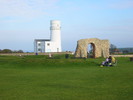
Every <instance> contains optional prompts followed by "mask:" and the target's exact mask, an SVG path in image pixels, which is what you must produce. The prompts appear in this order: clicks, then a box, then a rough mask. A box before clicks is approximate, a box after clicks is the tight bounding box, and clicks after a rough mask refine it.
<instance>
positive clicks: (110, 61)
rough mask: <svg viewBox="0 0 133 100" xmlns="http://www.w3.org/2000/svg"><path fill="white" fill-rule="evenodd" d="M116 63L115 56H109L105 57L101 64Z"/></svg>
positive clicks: (112, 64)
mask: <svg viewBox="0 0 133 100" xmlns="http://www.w3.org/2000/svg"><path fill="white" fill-rule="evenodd" d="M115 64H116V59H115V57H112V56H109V57H108V58H106V61H103V62H102V64H101V66H109V67H111V66H114V65H115Z"/></svg>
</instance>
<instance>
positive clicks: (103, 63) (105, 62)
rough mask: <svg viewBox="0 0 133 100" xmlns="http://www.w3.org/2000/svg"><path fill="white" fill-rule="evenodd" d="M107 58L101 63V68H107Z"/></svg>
mask: <svg viewBox="0 0 133 100" xmlns="http://www.w3.org/2000/svg"><path fill="white" fill-rule="evenodd" d="M108 64H109V58H108V57H107V58H106V60H105V61H103V62H102V64H101V66H108Z"/></svg>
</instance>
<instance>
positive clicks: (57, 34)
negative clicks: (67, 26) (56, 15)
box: [34, 20, 62, 53]
mask: <svg viewBox="0 0 133 100" xmlns="http://www.w3.org/2000/svg"><path fill="white" fill-rule="evenodd" d="M34 48H35V51H34V52H35V53H39V52H62V49H61V26H60V21H58V20H51V21H50V39H35V41H34Z"/></svg>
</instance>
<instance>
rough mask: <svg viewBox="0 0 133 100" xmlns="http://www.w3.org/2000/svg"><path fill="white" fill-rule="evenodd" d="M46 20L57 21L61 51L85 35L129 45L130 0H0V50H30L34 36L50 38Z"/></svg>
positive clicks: (132, 33) (132, 36)
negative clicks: (59, 30)
mask: <svg viewBox="0 0 133 100" xmlns="http://www.w3.org/2000/svg"><path fill="white" fill-rule="evenodd" d="M50 20H60V21H61V39H62V40H61V41H62V49H63V51H75V49H76V46H77V41H78V40H80V39H87V38H99V39H108V40H109V41H110V44H114V45H115V46H117V47H118V48H125V47H133V0H0V49H11V50H24V51H26V52H32V51H34V39H50Z"/></svg>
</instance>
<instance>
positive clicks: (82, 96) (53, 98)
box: [0, 56, 133, 100]
mask: <svg viewBox="0 0 133 100" xmlns="http://www.w3.org/2000/svg"><path fill="white" fill-rule="evenodd" d="M57 58H58V59H47V57H45V56H25V57H16V56H14V57H13V56H12V57H11V56H0V100H133V62H130V61H129V58H117V60H118V64H117V66H116V67H103V68H101V67H100V66H99V63H101V62H102V61H103V60H104V59H103V58H99V59H64V58H62V59H59V57H57Z"/></svg>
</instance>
